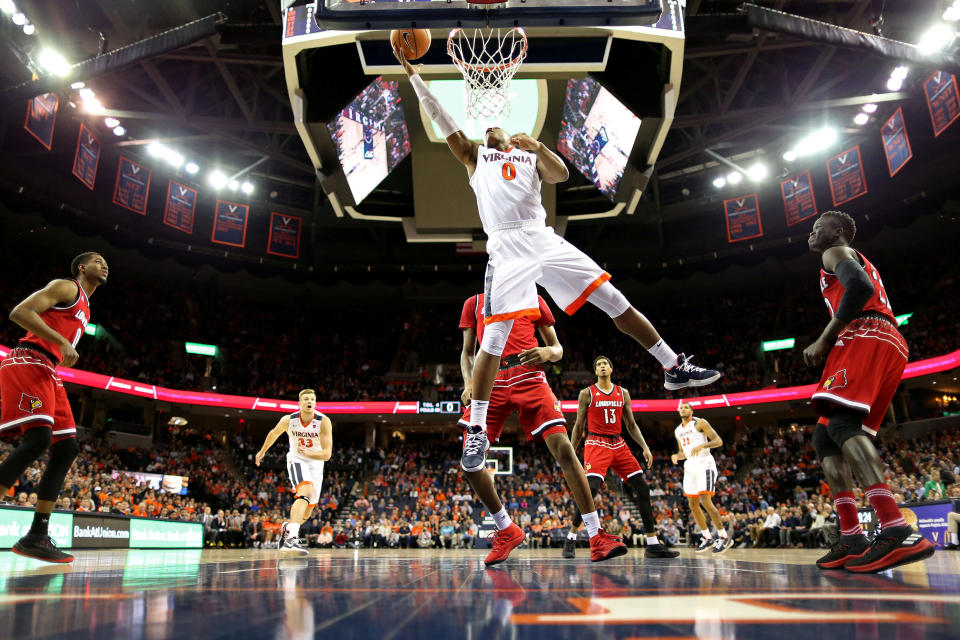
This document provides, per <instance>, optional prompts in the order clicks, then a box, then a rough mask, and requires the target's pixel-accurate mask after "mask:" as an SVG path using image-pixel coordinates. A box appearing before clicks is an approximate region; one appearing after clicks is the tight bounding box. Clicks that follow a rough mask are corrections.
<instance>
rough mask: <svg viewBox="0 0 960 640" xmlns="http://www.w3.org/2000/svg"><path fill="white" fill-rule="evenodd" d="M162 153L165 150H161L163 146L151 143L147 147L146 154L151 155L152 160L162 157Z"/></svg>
mask: <svg viewBox="0 0 960 640" xmlns="http://www.w3.org/2000/svg"><path fill="white" fill-rule="evenodd" d="M164 151H165V149H164V148H163V145H162V144H160V143H159V142H151V143H150V144H148V145H147V153H149V154H150V155H152V156H153V157H154V158H159V157H160V156H162V155H163V152H164Z"/></svg>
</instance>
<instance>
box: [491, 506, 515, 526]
mask: <svg viewBox="0 0 960 640" xmlns="http://www.w3.org/2000/svg"><path fill="white" fill-rule="evenodd" d="M493 523H494V524H495V525H497V529H499V530H500V531H503V530H504V529H506V528H507V527H509V526H510V525H511V524H513V521H512V520H511V519H510V514H509V513H507V508H506V507H503V508H501V509H500V511H498V512H496V513H495V514H493Z"/></svg>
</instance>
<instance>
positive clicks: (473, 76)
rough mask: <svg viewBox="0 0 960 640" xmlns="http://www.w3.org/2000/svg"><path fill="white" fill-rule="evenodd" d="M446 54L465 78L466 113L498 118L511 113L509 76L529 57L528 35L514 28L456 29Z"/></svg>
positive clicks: (485, 117) (473, 115) (452, 33)
mask: <svg viewBox="0 0 960 640" xmlns="http://www.w3.org/2000/svg"><path fill="white" fill-rule="evenodd" d="M447 54H449V56H450V57H451V58H452V59H453V63H454V64H455V65H456V66H457V69H459V70H460V73H462V74H463V79H464V80H465V81H466V83H465V84H466V95H465V96H464V98H465V100H466V111H467V116H468V117H470V118H473V119H474V120H496V119H499V118H502V117H506V116H508V115H510V98H509V93H508V91H509V89H510V79H511V78H513V75H514V74H515V73H516V72H517V69H519V68H520V63H521V62H523V60H524V58H526V57H527V34H526V33H524V31H523V29H521V28H520V27H513V28H511V29H471V30H464V29H459V28H458V29H454V30H453V31H451V32H450V37H448V38H447Z"/></svg>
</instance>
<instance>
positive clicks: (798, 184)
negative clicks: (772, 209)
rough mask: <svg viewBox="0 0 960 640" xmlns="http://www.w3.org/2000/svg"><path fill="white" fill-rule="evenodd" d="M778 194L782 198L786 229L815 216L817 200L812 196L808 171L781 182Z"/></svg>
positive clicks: (811, 183) (811, 185) (811, 182)
mask: <svg viewBox="0 0 960 640" xmlns="http://www.w3.org/2000/svg"><path fill="white" fill-rule="evenodd" d="M780 194H781V195H782V196H783V210H784V213H786V215H787V226H788V227H792V226H793V225H795V224H797V223H798V222H800V221H801V220H806V219H807V218H810V217H812V216H815V215H817V200H816V198H815V197H814V196H813V181H812V180H811V179H810V172H809V171H804V172H803V173H799V174H797V175H795V176H793V177H792V178H787V179H786V180H784V181H783V182H781V183H780Z"/></svg>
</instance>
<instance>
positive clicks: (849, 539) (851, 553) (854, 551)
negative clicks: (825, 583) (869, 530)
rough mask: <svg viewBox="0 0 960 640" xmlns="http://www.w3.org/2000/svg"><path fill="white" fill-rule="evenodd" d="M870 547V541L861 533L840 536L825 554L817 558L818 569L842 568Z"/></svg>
mask: <svg viewBox="0 0 960 640" xmlns="http://www.w3.org/2000/svg"><path fill="white" fill-rule="evenodd" d="M869 548H870V543H869V542H867V539H866V538H865V537H864V536H863V534H857V535H855V536H840V539H839V540H837V544H835V545H833V547H831V548H830V551H829V552H827V554H826V555H825V556H823V557H822V558H820V559H819V560H817V567H819V568H820V569H843V565H845V564H847V562H849V561H851V560H853V559H854V558H859V557H860V556H862V555H863V554H864V552H865V551H866V550H867V549H869Z"/></svg>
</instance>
